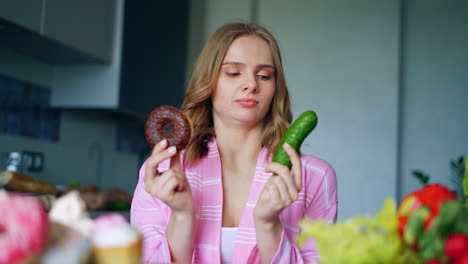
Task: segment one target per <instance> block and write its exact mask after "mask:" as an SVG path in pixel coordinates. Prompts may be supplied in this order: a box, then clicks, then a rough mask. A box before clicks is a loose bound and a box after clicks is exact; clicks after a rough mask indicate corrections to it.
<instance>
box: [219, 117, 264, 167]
mask: <svg viewBox="0 0 468 264" xmlns="http://www.w3.org/2000/svg"><path fill="white" fill-rule="evenodd" d="M215 132H216V144H217V145H218V149H219V153H220V155H221V160H222V164H223V168H230V169H235V168H245V167H250V166H255V164H256V162H257V158H258V155H259V153H260V151H261V149H262V133H263V127H262V126H260V125H259V126H256V127H251V128H245V127H239V126H225V125H223V124H216V125H215ZM246 165H247V166H246ZM249 165H250V166H249Z"/></svg>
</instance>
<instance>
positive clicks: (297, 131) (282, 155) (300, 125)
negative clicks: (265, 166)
mask: <svg viewBox="0 0 468 264" xmlns="http://www.w3.org/2000/svg"><path fill="white" fill-rule="evenodd" d="M316 125H317V115H316V114H315V112H314V111H312V110H308V111H305V112H304V113H302V114H301V115H300V116H299V117H298V118H297V119H296V121H294V122H293V123H292V125H291V126H290V127H289V128H288V130H287V131H286V133H285V134H284V136H283V138H282V139H281V141H280V143H279V145H278V147H277V148H276V150H275V153H274V154H273V162H277V163H280V164H283V165H285V166H287V167H288V168H291V160H290V159H289V156H288V154H286V152H284V150H283V144H284V143H288V144H289V145H291V147H293V148H295V149H296V150H297V151H299V149H300V148H301V145H302V142H303V141H304V139H305V138H306V137H307V135H309V133H310V132H312V130H314V128H315V126H316Z"/></svg>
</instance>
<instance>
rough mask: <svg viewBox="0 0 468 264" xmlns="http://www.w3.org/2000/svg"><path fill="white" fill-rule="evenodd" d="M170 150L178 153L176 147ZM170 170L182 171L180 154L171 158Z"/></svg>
mask: <svg viewBox="0 0 468 264" xmlns="http://www.w3.org/2000/svg"><path fill="white" fill-rule="evenodd" d="M170 148H174V151H177V149H176V147H175V146H173V147H170ZM170 168H171V169H174V170H176V171H182V169H181V166H180V155H179V154H177V155H174V156H172V158H171V167H170Z"/></svg>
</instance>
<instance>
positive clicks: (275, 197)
mask: <svg viewBox="0 0 468 264" xmlns="http://www.w3.org/2000/svg"><path fill="white" fill-rule="evenodd" d="M267 188H268V189H267V191H268V193H269V194H270V195H269V196H270V201H269V202H273V203H275V204H278V202H279V201H281V194H280V192H279V190H278V186H277V185H276V183H273V182H272V183H271V184H269V185H268V187H267Z"/></svg>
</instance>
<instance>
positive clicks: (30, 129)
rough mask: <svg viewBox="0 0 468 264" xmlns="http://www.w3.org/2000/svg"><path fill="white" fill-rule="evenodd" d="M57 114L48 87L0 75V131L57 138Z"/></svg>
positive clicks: (14, 134)
mask: <svg viewBox="0 0 468 264" xmlns="http://www.w3.org/2000/svg"><path fill="white" fill-rule="evenodd" d="M60 115H61V110H60V109H54V108H51V107H50V90H49V89H48V88H45V87H41V86H39V85H36V84H32V83H29V82H24V81H20V80H16V79H13V78H10V77H7V76H4V75H0V133H2V134H7V135H12V136H24V137H30V138H36V139H43V140H48V141H58V139H59V134H60V133H59V128H60Z"/></svg>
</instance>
